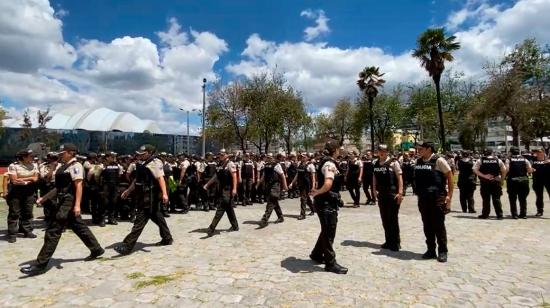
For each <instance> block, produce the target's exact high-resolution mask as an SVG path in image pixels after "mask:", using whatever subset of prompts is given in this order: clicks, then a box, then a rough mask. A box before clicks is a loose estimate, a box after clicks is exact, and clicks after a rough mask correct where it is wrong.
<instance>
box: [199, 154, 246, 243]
mask: <svg viewBox="0 0 550 308" xmlns="http://www.w3.org/2000/svg"><path fill="white" fill-rule="evenodd" d="M218 158H219V163H218V166H217V167H216V173H215V174H214V176H213V177H212V178H211V179H210V180H209V181H208V183H206V184H205V185H204V187H203V188H204V190H208V188H209V187H208V186H210V185H212V184H214V183H215V182H216V183H217V185H216V187H217V189H218V191H217V192H216V200H218V202H219V203H218V206H217V209H216V214H215V215H214V219H212V223H211V224H210V226H209V227H208V231H207V233H208V236H212V235H214V232H215V231H216V226H217V225H218V223H219V222H220V219H222V217H223V214H225V213H227V218H228V219H229V222H230V223H231V229H230V231H239V223H238V222H237V217H236V216H235V209H234V208H233V198H234V196H236V195H237V167H236V166H235V163H234V162H232V161H230V160H229V157H228V155H227V153H226V152H225V151H220V153H219V154H218Z"/></svg>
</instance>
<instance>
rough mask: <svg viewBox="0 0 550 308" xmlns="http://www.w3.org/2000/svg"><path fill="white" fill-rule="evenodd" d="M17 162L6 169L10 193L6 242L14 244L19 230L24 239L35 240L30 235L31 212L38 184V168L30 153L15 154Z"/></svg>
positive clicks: (23, 151) (20, 152)
mask: <svg viewBox="0 0 550 308" xmlns="http://www.w3.org/2000/svg"><path fill="white" fill-rule="evenodd" d="M16 156H17V162H16V163H13V164H11V165H10V166H9V167H8V174H9V178H10V183H11V184H12V186H11V191H10V192H9V194H8V197H7V203H8V206H9V213H8V242H10V243H15V241H16V235H17V232H18V231H19V230H21V231H23V233H24V234H25V237H28V238H36V235H35V234H34V233H32V223H31V220H32V217H33V216H32V210H33V204H34V201H35V200H36V183H37V182H38V168H37V167H36V165H35V164H33V160H32V151H31V150H22V151H19V152H17V155H16Z"/></svg>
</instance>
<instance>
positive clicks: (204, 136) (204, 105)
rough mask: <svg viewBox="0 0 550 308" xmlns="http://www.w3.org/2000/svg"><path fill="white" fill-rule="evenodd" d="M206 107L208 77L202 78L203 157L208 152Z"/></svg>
mask: <svg viewBox="0 0 550 308" xmlns="http://www.w3.org/2000/svg"><path fill="white" fill-rule="evenodd" d="M205 109H206V78H203V79H202V157H205V154H206V130H205V129H204V124H205V123H204V122H205Z"/></svg>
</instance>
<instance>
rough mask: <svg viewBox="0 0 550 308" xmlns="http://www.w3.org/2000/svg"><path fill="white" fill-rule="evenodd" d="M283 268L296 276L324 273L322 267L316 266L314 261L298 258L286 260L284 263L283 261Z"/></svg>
mask: <svg viewBox="0 0 550 308" xmlns="http://www.w3.org/2000/svg"><path fill="white" fill-rule="evenodd" d="M281 267H284V268H285V269H287V270H288V271H289V272H292V273H295V274H298V273H313V272H323V271H324V269H323V268H322V267H321V266H316V265H315V263H314V262H313V261H311V260H309V259H305V260H304V259H297V258H296V257H288V258H286V259H284V260H283V261H281Z"/></svg>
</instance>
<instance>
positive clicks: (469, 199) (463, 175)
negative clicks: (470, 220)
mask: <svg viewBox="0 0 550 308" xmlns="http://www.w3.org/2000/svg"><path fill="white" fill-rule="evenodd" d="M457 167H458V189H459V190H460V206H461V207H462V212H463V213H466V212H469V213H475V212H476V210H475V205H474V192H475V190H476V186H477V185H476V182H477V181H476V175H475V173H474V161H473V160H472V158H471V157H470V151H464V152H462V157H461V158H460V159H459V160H458V162H457Z"/></svg>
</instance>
